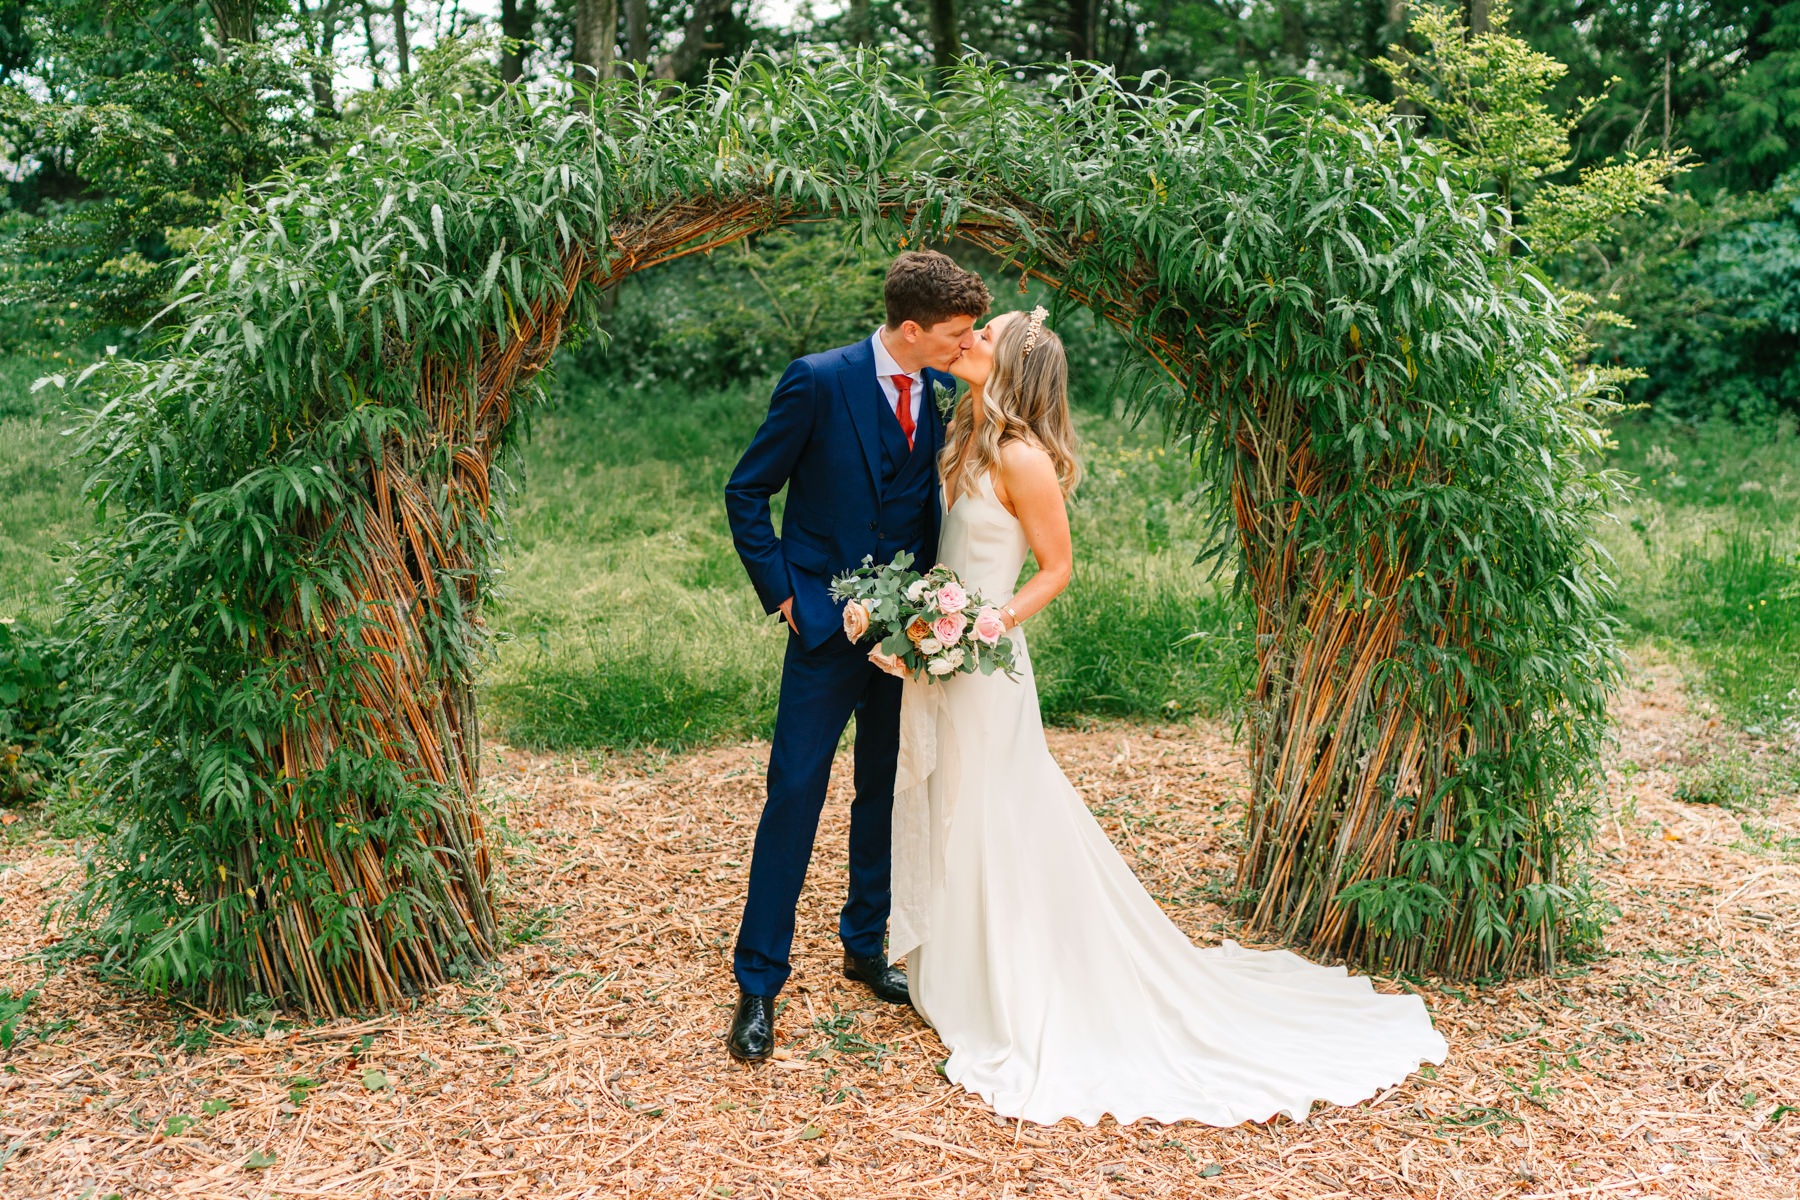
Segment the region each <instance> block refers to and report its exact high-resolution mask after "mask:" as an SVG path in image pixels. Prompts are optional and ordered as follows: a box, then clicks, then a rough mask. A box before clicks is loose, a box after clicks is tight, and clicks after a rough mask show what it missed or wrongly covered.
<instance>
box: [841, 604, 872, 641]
mask: <svg viewBox="0 0 1800 1200" xmlns="http://www.w3.org/2000/svg"><path fill="white" fill-rule="evenodd" d="M867 632H869V610H868V609H866V608H864V607H863V606H862V604H861V603H859V602H858V601H855V600H852V601H850V602H849V603H848V604H846V605H844V636H845V637H847V638H849V639H850V640H851V641H852V642H860V641H862V636H863V634H865V633H867Z"/></svg>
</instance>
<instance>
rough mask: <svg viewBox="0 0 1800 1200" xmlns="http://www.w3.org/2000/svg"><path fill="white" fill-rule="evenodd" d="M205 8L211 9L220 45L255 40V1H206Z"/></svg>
mask: <svg viewBox="0 0 1800 1200" xmlns="http://www.w3.org/2000/svg"><path fill="white" fill-rule="evenodd" d="M207 6H208V7H209V8H211V9H212V14H213V23H214V29H215V31H216V32H217V34H218V38H219V44H220V45H222V46H228V45H230V44H231V43H232V42H254V41H255V40H256V3H255V0H207Z"/></svg>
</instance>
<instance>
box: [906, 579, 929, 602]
mask: <svg viewBox="0 0 1800 1200" xmlns="http://www.w3.org/2000/svg"><path fill="white" fill-rule="evenodd" d="M930 590H931V585H930V584H929V583H926V582H925V581H924V580H923V579H915V580H913V581H912V584H911V586H909V587H908V588H907V589H906V602H907V603H908V604H923V603H924V602H925V593H926V592H929V591H930Z"/></svg>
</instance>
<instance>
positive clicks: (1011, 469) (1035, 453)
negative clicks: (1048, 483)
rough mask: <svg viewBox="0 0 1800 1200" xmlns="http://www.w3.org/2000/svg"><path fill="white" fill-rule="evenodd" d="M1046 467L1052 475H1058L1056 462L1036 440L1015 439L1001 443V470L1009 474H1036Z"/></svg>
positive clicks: (1008, 439)
mask: <svg viewBox="0 0 1800 1200" xmlns="http://www.w3.org/2000/svg"><path fill="white" fill-rule="evenodd" d="M1046 467H1047V468H1049V470H1050V473H1051V474H1052V475H1054V474H1056V460H1055V459H1053V458H1051V457H1050V452H1049V451H1048V450H1046V449H1044V447H1043V446H1042V445H1040V444H1039V443H1038V441H1037V439H1036V438H1022V437H1013V438H1007V439H1006V440H1005V441H1004V442H1001V443H1000V468H1001V470H1003V471H1005V472H1007V473H1008V474H1012V473H1015V472H1020V471H1024V472H1032V473H1035V472H1037V471H1040V470H1043V469H1044V468H1046Z"/></svg>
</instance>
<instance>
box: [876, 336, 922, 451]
mask: <svg viewBox="0 0 1800 1200" xmlns="http://www.w3.org/2000/svg"><path fill="white" fill-rule="evenodd" d="M869 341H870V344H871V345H873V346H874V347H875V378H876V380H877V381H878V382H880V384H881V394H882V395H884V396H886V397H887V402H888V407H889V408H891V409H893V410H894V415H895V416H896V417H898V416H899V415H900V386H899V385H898V384H896V383H895V382H894V376H896V375H906V376H909V377H910V378H911V379H912V421H913V428H914V429H917V428H918V427H919V412H920V408H919V406H920V405H921V404H923V403H924V401H925V378H924V375H925V373H924V372H923V371H903V370H901V369H900V364H899V363H897V362H895V361H894V356H893V355H891V354H889V353H888V348H887V347H886V346H885V345H883V344H882V341H881V330H880V329H877V330H876V331H875V336H874V337H872V338H870V339H869Z"/></svg>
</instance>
